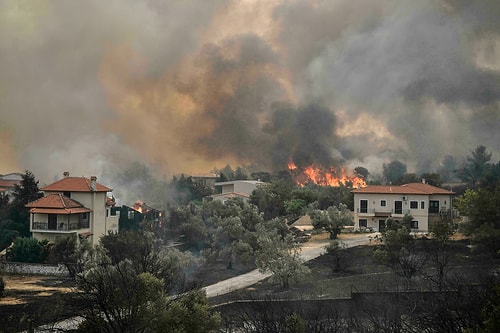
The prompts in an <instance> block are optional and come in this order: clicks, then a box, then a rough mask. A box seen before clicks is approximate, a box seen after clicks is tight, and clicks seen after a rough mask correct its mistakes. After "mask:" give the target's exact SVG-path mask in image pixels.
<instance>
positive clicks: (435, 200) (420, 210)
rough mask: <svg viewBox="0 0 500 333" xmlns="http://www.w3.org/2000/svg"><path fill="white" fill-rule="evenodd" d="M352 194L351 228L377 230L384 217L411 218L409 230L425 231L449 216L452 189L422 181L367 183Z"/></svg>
mask: <svg viewBox="0 0 500 333" xmlns="http://www.w3.org/2000/svg"><path fill="white" fill-rule="evenodd" d="M352 192H353V193H354V227H355V228H356V229H360V230H363V229H372V230H374V231H381V230H383V229H384V228H385V220H386V219H387V218H389V217H392V218H393V219H394V220H401V219H402V218H403V217H404V216H405V214H410V215H411V216H412V217H413V221H412V226H411V228H412V230H414V231H422V232H427V231H429V230H430V228H431V227H432V223H433V222H435V221H439V220H440V219H442V218H443V217H451V216H452V215H451V214H452V200H453V195H454V192H452V191H448V190H445V189H442V188H439V187H436V186H432V185H429V184H425V183H424V182H422V183H410V184H405V185H396V186H395V185H369V186H367V187H364V188H358V189H355V190H352Z"/></svg>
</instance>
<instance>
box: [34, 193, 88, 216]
mask: <svg viewBox="0 0 500 333" xmlns="http://www.w3.org/2000/svg"><path fill="white" fill-rule="evenodd" d="M26 207H28V208H31V209H30V213H39V214H78V213H87V212H91V211H92V210H91V209H88V208H86V207H84V206H83V205H82V204H81V203H79V202H78V201H76V200H73V199H71V198H68V197H67V196H65V195H62V194H60V193H51V194H49V195H46V196H44V197H41V198H40V199H38V200H35V201H32V202H30V203H28V204H27V205H26Z"/></svg>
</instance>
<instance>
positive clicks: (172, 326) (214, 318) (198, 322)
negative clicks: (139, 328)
mask: <svg viewBox="0 0 500 333" xmlns="http://www.w3.org/2000/svg"><path fill="white" fill-rule="evenodd" d="M220 325H221V317H220V314H219V313H216V312H215V313H214V312H213V311H212V310H211V306H210V304H209V303H208V300H207V297H206V295H205V293H204V292H202V291H201V290H191V291H189V292H187V293H184V294H182V295H179V296H177V297H176V298H175V299H174V300H171V301H170V302H169V303H167V307H166V309H165V310H164V311H160V312H158V314H157V316H156V318H155V319H154V320H153V325H152V326H153V327H152V331H154V332H178V333H207V332H217V329H218V328H219V327H220Z"/></svg>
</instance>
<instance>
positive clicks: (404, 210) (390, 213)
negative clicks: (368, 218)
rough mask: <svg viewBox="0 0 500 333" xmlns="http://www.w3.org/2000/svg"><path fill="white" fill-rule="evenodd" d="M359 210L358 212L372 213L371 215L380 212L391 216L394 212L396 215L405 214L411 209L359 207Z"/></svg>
mask: <svg viewBox="0 0 500 333" xmlns="http://www.w3.org/2000/svg"><path fill="white" fill-rule="evenodd" d="M357 212H358V214H370V215H377V214H380V215H384V216H385V215H388V216H391V215H393V214H395V215H404V214H406V213H408V214H409V213H410V210H409V209H397V210H394V209H380V208H379V209H375V208H370V209H361V208H358V209H357Z"/></svg>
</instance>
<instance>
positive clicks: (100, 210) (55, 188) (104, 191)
mask: <svg viewBox="0 0 500 333" xmlns="http://www.w3.org/2000/svg"><path fill="white" fill-rule="evenodd" d="M40 190H41V191H43V192H44V196H43V197H41V198H40V199H38V200H35V201H32V202H30V203H28V204H27V205H26V207H28V208H29V211H30V231H31V233H32V235H33V237H34V238H36V239H38V240H43V239H47V240H49V241H51V242H53V241H55V240H56V238H57V237H66V236H69V235H73V234H76V235H77V236H79V237H80V238H87V239H88V240H89V241H90V243H91V244H93V245H96V244H97V243H98V242H99V238H100V237H101V236H103V235H106V234H108V233H109V232H118V218H119V217H118V216H117V215H113V214H112V212H111V207H112V206H113V205H114V200H110V199H109V198H108V193H109V192H111V191H113V190H112V189H111V188H109V187H107V186H104V185H102V184H99V183H98V182H97V177H94V176H93V177H90V179H89V178H86V177H70V176H69V173H68V172H65V173H64V177H63V178H62V179H60V180H58V181H56V182H55V183H52V184H49V185H47V186H45V187H42V188H41V189H40Z"/></svg>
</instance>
